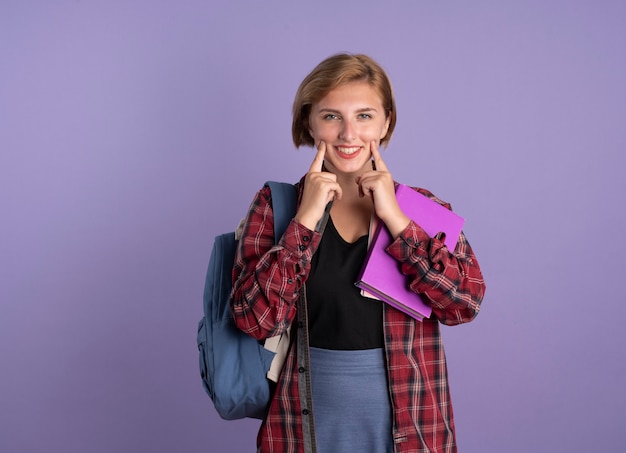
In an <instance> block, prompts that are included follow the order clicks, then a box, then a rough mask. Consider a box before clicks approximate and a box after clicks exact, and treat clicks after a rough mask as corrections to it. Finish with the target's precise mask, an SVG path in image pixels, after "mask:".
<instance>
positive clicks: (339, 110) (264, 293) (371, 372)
mask: <svg viewBox="0 0 626 453" xmlns="http://www.w3.org/2000/svg"><path fill="white" fill-rule="evenodd" d="M395 123H396V110H395V102H394V98H393V92H392V89H391V84H390V82H389V79H388V77H387V75H386V74H385V72H384V71H383V69H382V68H381V67H380V66H379V65H378V64H377V63H376V62H375V61H373V60H372V59H371V58H369V57H367V56H365V55H350V54H339V55H335V56H332V57H330V58H328V59H326V60H324V61H323V62H321V63H320V64H319V65H318V66H317V67H316V68H315V69H314V70H313V71H312V72H311V73H310V74H309V75H308V76H307V77H306V78H305V79H304V80H303V82H302V84H301V85H300V88H299V89H298V92H297V94H296V97H295V101H294V106H293V125H292V135H293V141H294V143H295V145H296V147H299V146H302V145H308V146H313V147H315V148H316V149H317V152H316V155H315V158H314V159H313V162H312V164H311V166H310V169H309V171H308V173H307V174H306V175H305V176H304V177H303V178H302V179H301V180H300V182H299V183H298V184H297V190H298V194H299V197H298V209H297V212H296V214H295V216H294V218H293V219H292V221H291V223H290V224H289V226H288V228H287V230H286V231H285V233H284V234H283V236H282V238H281V239H280V242H279V245H278V246H274V245H273V244H274V232H273V215H272V207H271V194H270V192H269V189H265V188H264V189H262V190H260V191H259V192H258V193H257V194H256V196H255V198H254V200H253V202H252V205H251V207H250V211H249V213H248V216H247V218H246V221H245V224H244V228H243V232H242V237H241V240H240V242H239V249H238V252H237V257H236V260H235V267H234V269H233V279H234V281H235V285H234V290H233V294H232V299H231V305H232V311H233V315H234V318H235V322H236V324H237V326H238V327H239V328H240V329H242V330H243V331H244V332H246V333H247V334H249V335H251V336H253V337H254V338H257V339H259V340H262V339H265V338H268V337H272V336H275V335H279V334H281V333H283V332H285V331H286V330H287V329H289V328H291V334H290V338H291V343H290V347H289V351H288V354H287V358H286V361H285V364H284V366H283V369H282V372H281V374H280V377H279V380H278V382H277V385H276V388H275V391H274V392H273V395H272V398H271V401H270V404H269V407H268V411H267V415H266V417H265V419H264V420H263V422H262V425H261V428H260V431H259V435H258V439H257V448H258V451H259V452H274V453H296V452H298V453H300V452H307V453H308V452H320V453H327V452H341V453H343V452H352V451H355V452H359V453H363V452H371V453H381V452H382V453H386V452H455V451H456V441H455V430H454V420H453V416H452V406H451V402H450V392H449V388H448V380H447V369H446V361H445V355H444V350H443V345H442V342H441V336H440V332H439V323H443V324H447V325H455V324H460V323H464V322H468V321H471V320H472V319H473V318H474V317H475V316H476V315H477V314H478V310H479V308H480V303H481V301H482V298H483V294H484V291H485V284H484V281H483V278H482V275H481V272H480V268H479V266H478V262H477V260H476V257H475V256H474V253H473V252H472V249H471V248H470V246H469V243H468V242H467V240H466V238H465V236H464V235H463V233H461V236H460V238H459V241H458V243H457V246H456V249H455V250H454V251H452V250H448V249H447V248H446V247H445V246H444V245H443V239H444V238H443V236H442V235H436V236H435V237H429V236H428V235H427V234H426V233H425V232H424V230H423V229H422V228H421V227H420V226H419V225H418V224H416V223H415V222H414V221H413V220H411V219H409V218H408V217H407V216H406V215H405V214H404V213H403V212H402V210H401V209H400V207H399V206H398V203H397V201H396V197H395V186H394V180H393V178H392V176H391V174H390V173H389V170H388V169H387V166H386V165H385V163H384V161H383V159H382V157H381V155H380V152H379V146H381V145H385V144H387V143H388V142H389V139H390V138H391V135H392V133H393V130H394V127H395ZM416 190H419V191H420V192H422V193H423V194H425V195H427V196H429V197H431V198H433V199H435V200H436V201H438V202H440V203H442V204H444V205H445V206H446V207H448V208H449V205H447V204H445V203H443V202H441V201H440V200H439V199H437V198H436V197H434V195H432V194H431V193H430V192H428V191H426V190H424V189H416ZM371 222H383V223H384V225H385V227H386V228H387V229H388V230H389V231H390V233H391V235H392V236H393V237H394V238H395V239H394V242H393V243H392V244H391V246H390V247H389V248H388V252H389V253H390V254H391V255H392V256H393V257H394V258H395V259H396V260H397V261H398V263H399V264H400V265H401V269H402V272H403V273H405V274H406V275H407V282H408V285H409V287H410V288H411V290H413V291H414V292H416V293H419V294H420V295H422V297H423V298H424V299H425V300H427V301H428V302H429V303H430V305H431V307H432V311H433V314H432V316H431V317H430V318H428V319H424V320H423V321H422V322H419V321H416V320H415V319H413V318H411V317H409V316H408V315H405V314H404V313H402V312H400V311H398V310H396V309H395V308H393V307H391V306H389V305H387V304H384V303H382V302H380V301H378V300H375V299H370V298H367V297H363V296H362V295H361V293H360V291H359V290H358V288H356V287H355V285H354V283H355V280H356V277H357V274H358V272H359V270H360V268H361V265H362V264H363V260H364V257H365V254H366V251H367V244H368V233H369V231H370V228H371V226H372V225H371Z"/></svg>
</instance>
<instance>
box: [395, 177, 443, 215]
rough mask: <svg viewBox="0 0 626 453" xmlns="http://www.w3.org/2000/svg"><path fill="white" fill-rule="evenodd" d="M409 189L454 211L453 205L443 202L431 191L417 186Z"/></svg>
mask: <svg viewBox="0 0 626 453" xmlns="http://www.w3.org/2000/svg"><path fill="white" fill-rule="evenodd" d="M396 184H397V183H396ZM409 187H411V188H412V189H413V190H415V191H417V192H419V193H421V194H422V195H424V196H426V197H428V198H430V199H431V200H433V201H436V202H437V203H439V204H440V205H442V206H445V207H446V208H448V209H450V210H452V205H451V204H450V203H448V202H447V201H444V200H442V199H441V198H439V197H438V196H437V195H435V194H434V193H432V192H431V191H430V190H428V189H424V188H423V187H416V186H409Z"/></svg>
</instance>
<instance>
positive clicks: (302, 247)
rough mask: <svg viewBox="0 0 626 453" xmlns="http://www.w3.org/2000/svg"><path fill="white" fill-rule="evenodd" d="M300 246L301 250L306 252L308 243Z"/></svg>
mask: <svg viewBox="0 0 626 453" xmlns="http://www.w3.org/2000/svg"><path fill="white" fill-rule="evenodd" d="M298 248H299V249H300V251H301V252H304V251H305V250H306V245H299V246H298Z"/></svg>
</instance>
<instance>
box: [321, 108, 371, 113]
mask: <svg viewBox="0 0 626 453" xmlns="http://www.w3.org/2000/svg"><path fill="white" fill-rule="evenodd" d="M355 112H356V113H363V112H377V110H376V109H375V108H374V107H361V108H360V109H356V110H355ZM318 113H341V112H340V111H339V110H337V109H333V108H328V107H322V108H320V109H319V110H318Z"/></svg>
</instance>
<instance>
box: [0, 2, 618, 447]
mask: <svg viewBox="0 0 626 453" xmlns="http://www.w3.org/2000/svg"><path fill="white" fill-rule="evenodd" d="M242 3H243V2H236V1H235V2H226V1H220V2H217V1H200V0H190V1H184V2H174V1H147V0H146V1H108V2H104V1H103V2H94V1H86V0H84V1H69V0H65V1H61V0H59V1H56V2H44V1H40V2H36V1H19V2H18V1H10V0H7V1H3V2H2V4H1V5H0V194H1V195H0V196H1V198H0V212H1V215H2V221H1V223H0V241H1V242H0V300H1V303H0V367H1V368H0V370H1V371H0V408H1V409H0V451H1V452H10V453H12V452H27V453H30V452H33V453H34V452H60V451H63V452H66V453H78V452H81V453H82V452H94V453H100V452H102V453H104V452H106V453H109V452H137V451H150V452H155V453H157V452H172V451H182V452H206V451H210V452H226V451H228V452H230V451H235V452H246V451H253V449H254V447H253V445H254V438H255V432H256V428H257V425H258V424H257V422H255V421H238V422H225V421H222V420H220V419H219V417H218V416H217V415H216V413H215V411H214V410H213V408H212V406H211V404H210V401H209V398H208V397H207V396H206V395H205V394H204V391H203V389H202V386H201V382H200V377H199V372H198V369H197V366H198V365H197V349H196V344H195V341H196V340H195V336H196V325H197V321H198V320H199V318H200V316H201V310H202V287H203V283H204V273H205V269H206V264H207V261H208V253H209V250H210V246H211V243H212V238H213V236H214V235H215V234H217V233H220V232H223V231H226V230H229V229H233V228H234V226H235V225H236V223H237V221H238V220H239V218H240V217H241V216H243V215H244V213H245V211H246V209H247V206H248V204H249V202H250V200H251V198H252V196H253V194H254V192H255V191H256V190H257V189H258V188H259V187H260V186H261V185H262V183H263V182H264V181H265V180H266V179H280V180H290V181H295V180H297V179H298V178H299V177H300V176H301V175H302V174H303V173H304V172H305V171H306V169H307V168H308V166H309V163H310V161H311V159H312V157H313V152H312V151H311V150H310V149H306V148H305V149H302V150H299V151H295V150H294V149H293V146H292V144H291V141H290V108H291V102H292V99H293V95H294V93H295V90H296V88H297V85H298V84H299V82H300V80H301V79H302V78H303V77H304V76H305V75H306V74H307V73H308V71H310V70H311V69H312V67H313V66H314V65H315V64H317V63H318V62H319V61H320V60H321V59H323V58H325V57H327V56H329V55H330V54H333V53H335V52H338V51H343V50H348V51H353V52H365V53H368V54H370V55H371V56H373V57H374V58H376V59H377V60H378V61H379V62H380V63H381V64H382V65H383V66H384V67H385V68H386V69H387V70H388V72H389V74H390V76H391V78H392V81H393V83H394V88H395V90H396V95H397V98H398V112H399V120H398V126H397V131H396V134H395V136H394V138H393V139H392V142H391V145H390V146H389V148H388V149H387V150H386V151H385V152H384V154H383V155H384V157H385V159H386V162H387V164H388V166H389V167H390V169H391V171H392V173H393V174H394V177H395V178H396V179H397V180H399V181H401V182H404V183H408V184H414V185H420V186H423V187H426V188H429V189H431V190H432V191H434V192H435V193H436V194H437V195H439V196H440V197H441V198H443V199H445V200H448V201H450V202H451V203H452V204H453V206H454V208H455V210H456V211H457V212H459V213H460V214H461V215H463V216H465V217H466V219H467V224H466V229H465V231H466V233H467V235H468V237H469V239H470V242H471V243H472V245H473V246H474V248H475V250H476V252H477V255H478V258H479V260H480V263H481V266H482V268H483V270H484V274H485V277H486V279H487V284H488V290H487V296H486V298H485V301H484V304H483V311H482V313H481V314H480V316H479V317H478V318H477V319H476V321H475V322H473V323H471V324H468V325H465V326H459V327H455V328H445V329H444V335H445V337H446V344H447V353H448V359H449V368H450V375H451V385H452V392H453V400H454V404H455V413H456V422H457V427H458V440H459V444H460V451H462V452H508V453H517V452H519V453H527V452H590V451H593V452H595V451H624V450H625V449H626V434H625V430H624V428H625V426H624V425H625V423H624V407H625V404H626V392H625V391H624V379H625V377H626V365H625V363H624V358H625V357H624V356H625V354H624V345H625V340H626V334H625V333H624V330H625V329H624V327H623V324H624V319H625V318H626V303H625V302H626V300H625V296H624V291H623V282H624V280H625V275H624V274H625V272H624V271H625V270H626V269H625V268H626V266H625V265H624V256H625V255H626V244H625V241H624V234H623V226H624V224H625V223H626V218H625V217H626V209H625V208H626V206H625V202H624V194H625V193H626V183H625V179H626V178H624V176H623V173H624V158H623V153H624V149H625V147H626V127H625V126H626V124H625V119H626V90H625V89H624V86H625V81H626V58H625V57H624V49H625V48H626V26H625V24H626V4H625V3H624V2H621V1H591V0H589V1H565V0H563V1H526V2H501V1H495V0H494V1H480V0H479V1H473V2H460V1H448V2H430V1H415V0H412V1H392V2H369V3H368V2H354V1H345V2H328V1H317V2H307V3H304V2H300V1H282V2H279V1H265V2H252V1H250V2H246V3H245V5H242Z"/></svg>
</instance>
